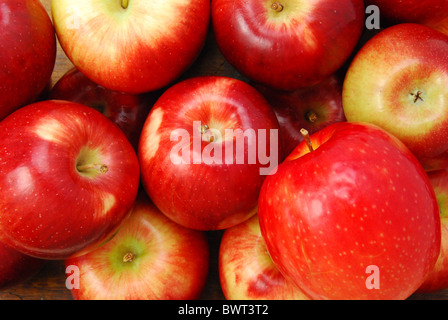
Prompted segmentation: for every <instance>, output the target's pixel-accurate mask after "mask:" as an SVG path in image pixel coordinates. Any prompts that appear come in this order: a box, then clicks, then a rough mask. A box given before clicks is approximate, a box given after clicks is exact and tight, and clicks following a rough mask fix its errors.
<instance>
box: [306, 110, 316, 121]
mask: <svg viewBox="0 0 448 320" xmlns="http://www.w3.org/2000/svg"><path fill="white" fill-rule="evenodd" d="M306 119H307V120H308V122H310V123H314V122H316V121H317V114H316V113H315V112H314V111H308V112H307V113H306Z"/></svg>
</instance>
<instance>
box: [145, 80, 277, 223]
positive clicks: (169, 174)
mask: <svg viewBox="0 0 448 320" xmlns="http://www.w3.org/2000/svg"><path fill="white" fill-rule="evenodd" d="M194 121H200V122H201V124H202V125H207V126H208V127H209V128H210V130H212V129H215V130H219V132H220V133H221V134H222V136H223V137H224V134H225V129H234V130H238V129H240V130H242V131H243V132H245V131H246V130H248V129H253V130H254V131H255V132H256V138H257V139H245V142H244V159H245V160H244V163H238V161H237V159H236V155H235V154H236V150H237V145H236V139H234V138H232V139H223V140H221V141H218V140H217V141H214V142H209V141H206V140H204V138H203V137H202V138H201V137H200V138H199V139H203V140H202V141H199V143H200V145H199V148H200V151H198V152H197V151H196V150H197V149H196V150H195V149H194V142H193V140H194V139H195V138H194V136H195V134H196V133H195V132H193V122H194ZM179 129H183V130H186V132H188V134H189V138H190V139H189V140H188V141H187V145H189V146H188V148H187V149H188V150H190V156H189V158H188V160H189V161H185V162H184V163H182V162H181V163H179V164H175V163H173V161H172V160H171V158H170V153H171V152H172V150H173V148H174V146H175V145H176V144H179V142H178V140H174V141H171V134H172V133H173V132H174V131H175V130H179ZM259 129H265V130H266V132H267V136H266V144H265V145H266V150H268V152H269V150H271V148H272V149H273V150H274V151H275V148H273V147H272V146H271V144H276V145H277V144H278V141H276V140H274V139H271V137H270V133H271V130H272V132H274V131H276V132H277V134H278V130H279V126H278V121H277V118H276V116H275V113H274V111H273V110H272V108H271V106H270V105H269V104H268V102H267V101H266V99H264V97H263V96H262V95H261V94H260V93H259V92H258V91H256V90H255V89H254V88H253V87H252V86H250V85H248V84H247V83H245V82H243V81H240V80H237V79H232V78H228V77H221V76H216V77H215V76H203V77H195V78H191V79H187V80H184V81H182V82H180V83H178V84H176V85H174V86H172V87H171V88H170V89H168V90H167V91H165V92H164V93H163V94H162V96H161V97H160V99H159V100H158V101H157V102H156V104H155V105H154V107H153V108H152V110H151V112H150V114H149V116H148V119H147V120H146V122H145V125H144V127H143V131H142V134H141V138H140V144H139V151H138V155H139V160H140V165H141V170H142V183H143V186H144V188H145V190H146V192H147V193H148V195H149V196H150V198H151V199H152V201H153V202H154V203H155V205H156V206H157V207H158V208H159V209H160V210H161V211H162V212H163V213H164V214H166V215H167V216H168V217H170V218H171V219H172V220H174V221H175V222H177V223H179V224H180V225H182V226H185V227H188V228H192V229H198V230H219V229H226V228H229V227H231V226H234V225H236V224H238V223H241V222H242V221H244V220H246V219H248V218H249V217H251V216H252V215H254V214H255V213H256V208H257V202H258V193H259V191H260V188H261V184H262V182H263V180H264V178H265V176H266V175H262V174H260V173H261V170H262V168H266V169H269V168H268V167H269V164H266V165H263V164H262V163H261V162H260V161H259V158H258V157H256V159H255V160H256V161H255V162H254V163H253V164H251V163H249V161H248V153H249V150H252V147H254V144H255V143H258V142H259V141H260V139H261V138H260V135H259V134H258V130H259ZM194 130H199V129H198V128H194ZM249 140H250V141H249ZM255 140H256V141H255ZM182 143H184V141H182ZM214 146H216V147H218V148H221V150H223V151H222V157H220V158H219V160H220V161H221V162H222V163H221V164H217V163H211V164H208V163H206V161H205V158H204V157H202V158H200V159H199V161H197V160H196V161H195V160H194V158H195V157H197V156H199V157H201V155H204V154H205V153H204V150H205V148H211V147H214ZM230 147H232V148H233V150H234V152H233V156H232V155H230V159H231V161H230V162H231V163H230V164H229V161H227V164H226V159H225V150H230ZM256 148H257V150H259V149H258V147H256ZM277 149H278V153H277V154H276V156H277V158H278V159H281V155H279V153H281V150H280V148H279V147H278V145H277ZM273 153H274V152H273ZM195 162H199V163H195Z"/></svg>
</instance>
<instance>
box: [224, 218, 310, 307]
mask: <svg viewBox="0 0 448 320" xmlns="http://www.w3.org/2000/svg"><path fill="white" fill-rule="evenodd" d="M219 279H220V283H221V288H222V291H223V293H224V296H225V298H226V299H227V300H309V298H308V297H307V296H306V295H305V294H304V293H303V292H302V291H301V290H300V289H299V288H298V287H297V286H296V285H295V284H294V283H293V282H292V281H291V280H290V279H287V278H285V277H284V276H283V275H282V274H281V273H280V271H278V269H277V267H276V266H275V265H274V263H273V262H272V260H271V258H270V257H269V253H268V252H267V249H266V245H265V243H264V240H263V237H262V235H261V231H260V225H259V222H258V215H254V216H252V218H250V219H248V220H246V221H245V222H243V223H240V224H238V225H236V226H234V227H232V228H229V229H226V230H225V231H224V234H223V236H222V239H221V243H220V248H219Z"/></svg>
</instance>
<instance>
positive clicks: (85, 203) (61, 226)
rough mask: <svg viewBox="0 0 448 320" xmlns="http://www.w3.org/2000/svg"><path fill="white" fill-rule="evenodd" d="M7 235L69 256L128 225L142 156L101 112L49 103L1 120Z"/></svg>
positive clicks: (41, 254) (40, 251) (48, 253)
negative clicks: (138, 155)
mask: <svg viewBox="0 0 448 320" xmlns="http://www.w3.org/2000/svg"><path fill="white" fill-rule="evenodd" d="M0 137H1V138H0V145H1V148H0V149H1V150H0V164H1V165H0V204H1V205H0V239H1V241H3V242H4V243H5V244H6V245H9V246H10V247H12V248H14V249H16V250H19V251H21V252H23V253H26V254H29V255H32V256H35V257H38V258H45V259H64V258H67V257H68V256H70V255H73V254H76V253H78V252H79V251H80V250H84V249H86V248H87V247H88V246H93V245H94V244H96V243H97V242H99V241H102V240H104V239H105V237H107V236H109V234H110V233H111V232H114V231H115V229H116V228H117V227H118V226H119V225H120V223H121V221H122V220H123V219H124V217H126V215H127V214H128V212H129V211H130V209H131V208H132V206H133V203H134V200H135V197H136V194H137V189H138V186H139V164H138V159H137V156H136V153H135V151H134V149H133V148H132V146H131V145H130V143H129V141H128V140H127V138H126V136H125V135H124V133H123V132H122V131H121V130H120V129H119V128H118V127H117V126H116V125H114V124H113V123H112V122H111V121H109V120H108V119H107V118H106V117H105V116H103V115H102V114H101V113H99V112H98V111H96V110H94V109H92V108H90V107H87V106H84V105H81V104H76V103H72V102H67V101H53V100H48V101H44V102H38V103H34V104H31V105H28V106H25V107H23V108H21V109H19V110H17V111H16V112H14V113H13V114H11V115H10V116H8V117H7V118H5V119H4V120H3V121H2V122H1V123H0Z"/></svg>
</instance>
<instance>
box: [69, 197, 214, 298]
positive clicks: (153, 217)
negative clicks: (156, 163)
mask: <svg viewBox="0 0 448 320" xmlns="http://www.w3.org/2000/svg"><path fill="white" fill-rule="evenodd" d="M128 252H130V253H132V254H133V255H134V256H135V259H134V260H133V261H131V262H123V257H124V255H125V254H126V253H128ZM209 259H210V252H209V245H208V240H207V237H206V235H205V233H203V232H201V231H197V230H192V229H188V228H184V227H182V226H180V225H178V224H176V223H174V222H173V221H171V220H170V219H168V218H167V217H166V216H165V215H163V214H162V213H161V212H160V211H159V210H158V209H157V208H156V207H155V206H154V204H152V203H151V202H150V201H149V199H148V198H147V196H146V195H143V194H140V195H139V197H138V199H137V202H136V205H135V208H134V210H133V211H132V213H131V215H130V216H129V218H128V219H126V221H125V222H124V223H123V225H122V227H121V228H120V230H119V231H118V233H117V234H116V235H115V237H114V238H112V240H110V241H109V242H107V243H106V244H105V245H103V246H101V247H100V248H98V249H96V250H94V251H91V252H89V253H87V254H85V255H82V256H79V257H75V258H70V259H67V260H66V261H65V264H66V266H70V265H74V266H77V267H78V268H79V271H80V279H79V285H80V288H79V289H72V290H71V292H72V294H73V297H74V298H75V299H78V300H98V299H99V300H109V299H113V300H193V299H198V298H199V297H200V295H201V293H202V291H203V289H204V287H205V283H206V279H207V275H208V270H209V263H210V262H209Z"/></svg>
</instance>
